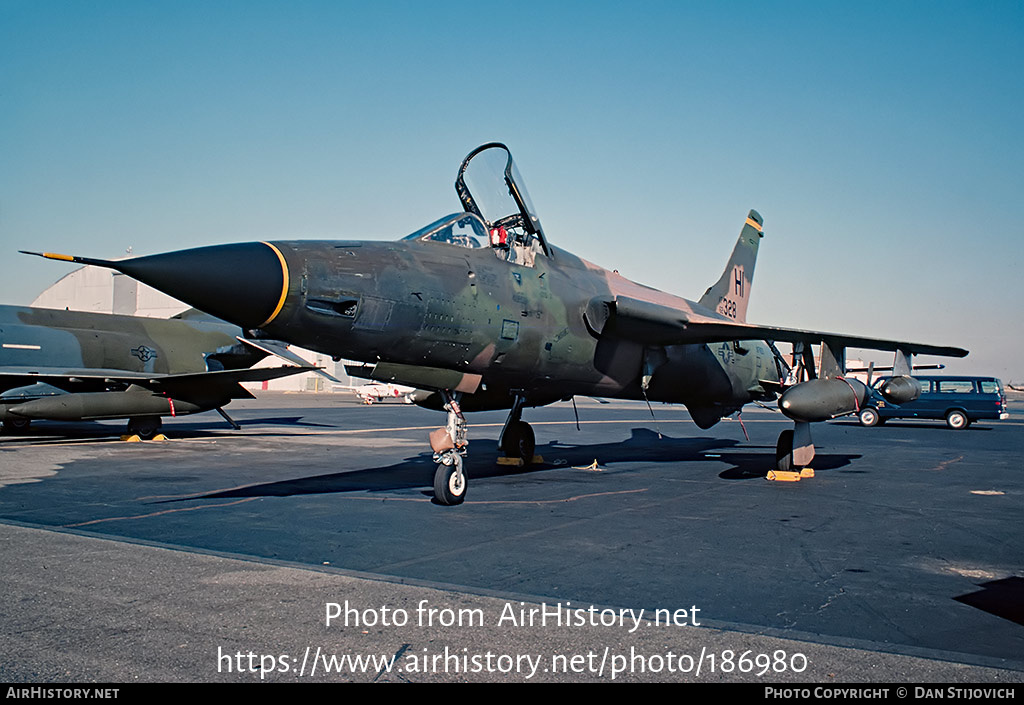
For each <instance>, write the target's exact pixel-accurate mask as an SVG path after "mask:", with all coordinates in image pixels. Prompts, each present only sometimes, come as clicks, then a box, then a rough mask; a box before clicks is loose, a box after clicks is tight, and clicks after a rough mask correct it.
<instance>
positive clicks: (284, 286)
mask: <svg viewBox="0 0 1024 705" xmlns="http://www.w3.org/2000/svg"><path fill="white" fill-rule="evenodd" d="M262 244H264V245H266V246H267V247H269V248H270V249H272V250H273V251H274V254H275V255H277V259H278V260H280V261H281V297H280V298H279V299H278V300H277V306H276V307H275V308H274V312H273V313H271V314H270V317H269V318H268V319H267V320H265V321H263V323H261V324H259V325H258V326H256V327H257V328H262V327H264V326H267V325H270V323H271V322H272V321H273V320H274V319H275V318H277V314H279V313H281V309H282V308H284V302H285V299H287V298H288V263H287V262H285V261H284V255H282V254H281V250H279V249H277V248H276V247H274V246H273V245H271V244H270V243H269V242H264V243H262Z"/></svg>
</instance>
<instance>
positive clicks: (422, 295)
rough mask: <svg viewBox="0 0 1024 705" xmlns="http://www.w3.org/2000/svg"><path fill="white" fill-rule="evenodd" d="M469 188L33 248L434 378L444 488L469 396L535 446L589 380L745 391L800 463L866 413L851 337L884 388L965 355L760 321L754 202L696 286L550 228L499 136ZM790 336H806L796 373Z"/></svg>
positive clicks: (388, 372)
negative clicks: (536, 425) (444, 208)
mask: <svg viewBox="0 0 1024 705" xmlns="http://www.w3.org/2000/svg"><path fill="white" fill-rule="evenodd" d="M455 189H456V192H457V193H458V196H459V199H460V201H461V202H462V207H463V212H461V213H455V214H453V215H448V216H445V217H444V218H441V219H439V220H436V221H434V222H433V223H431V224H429V225H427V226H426V227H423V228H421V229H420V230H417V231H416V232H414V233H412V234H410V235H408V236H406V237H404V238H402V239H401V240H398V241H397V242H376V241H359V240H338V241H289V242H249V243H239V244H230V245H215V246H210V247H200V248H195V249H191V250H182V251H177V252H170V253H165V254H158V255H151V256H146V257H136V258H133V259H127V260H119V261H107V260H98V259H91V258H85V257H68V256H66V255H53V254H48V253H29V254H41V256H44V257H49V258H56V259H66V260H70V261H74V262H80V263H83V264H91V265H97V266H101V267H109V268H111V269H115V270H117V271H119V272H123V273H124V274H127V275H129V276H131V277H134V278H136V279H138V280H139V281H142V282H145V283H146V284H149V285H150V286H153V287H155V288H156V289H159V290H161V291H164V292H166V293H168V294H170V295H171V296H174V297H176V298H178V299H180V300H182V301H186V302H188V303H189V304H191V305H193V306H195V307H197V308H199V309H202V310H204V311H207V312H209V313H211V314H212V315H215V316H217V317H218V318H222V319H224V320H227V321H231V322H232V323H236V324H238V325H240V326H243V327H244V328H246V329H248V330H249V335H250V336H252V337H256V338H258V337H260V336H266V337H269V338H275V339H279V340H285V341H288V342H289V343H294V344H296V345H299V346H301V347H304V348H308V349H312V350H316V351H319V352H322V353H325V354H328V355H331V356H333V357H335V358H347V359H354V360H360V361H363V362H365V363H366V364H365V365H363V366H361V367H360V368H358V369H354V370H350V371H352V372H356V373H358V374H360V375H362V376H364V377H366V378H369V379H373V380H377V381H381V382H388V383H392V384H402V385H408V386H411V387H416V388H417V389H419V390H428V391H429V390H432V391H433V393H429V394H428V393H423V392H420V393H418V396H417V403H420V404H421V405H423V406H427V407H432V408H438V409H441V408H443V409H445V410H447V412H448V424H447V426H446V427H445V428H444V429H438V430H437V431H435V432H434V433H432V434H431V447H432V448H433V450H434V458H435V461H436V462H437V470H436V472H435V476H434V492H435V496H436V498H437V501H439V502H441V503H443V504H458V503H461V502H462V501H463V499H464V498H465V495H466V485H467V477H466V473H465V472H464V471H463V457H464V456H465V454H466V449H467V441H466V429H467V424H466V420H465V417H464V416H463V412H469V411H474V410H484V409H509V410H510V412H509V415H508V419H507V420H506V422H505V425H504V428H503V429H502V432H501V436H500V440H499V446H500V448H501V450H502V451H503V452H504V453H505V454H506V455H508V456H512V457H518V458H520V459H521V460H522V461H523V462H525V463H529V462H530V461H531V460H532V459H533V453H534V446H535V441H534V434H533V431H532V429H531V427H530V426H529V424H527V423H526V422H525V421H523V420H522V413H523V409H524V408H525V407H534V406H541V405H544V404H549V403H552V402H555V401H558V400H562V399H569V398H571V397H573V396H574V395H587V396H596V397H615V398H622V399H637V400H639V399H646V400H648V401H662V402H673V403H680V404H684V405H685V406H686V408H687V409H688V410H689V412H690V415H691V417H692V418H693V420H694V422H696V424H697V425H698V426H699V427H700V428H702V429H706V428H710V427H711V426H713V425H715V424H716V423H717V422H718V421H719V420H720V419H721V418H723V417H725V416H728V415H730V414H732V413H735V412H736V411H738V410H739V409H740V408H741V407H742V406H743V405H744V404H746V403H748V402H753V401H769V400H774V399H776V398H778V399H779V406H780V408H781V410H782V411H783V413H785V414H786V415H787V416H789V417H790V418H791V419H793V420H794V422H795V426H794V428H793V429H791V430H786V431H784V432H783V433H782V434H781V435H780V437H779V441H778V448H777V454H776V455H777V458H776V462H777V466H778V468H779V470H780V471H784V472H793V471H794V470H797V469H799V468H802V467H805V466H807V465H808V463H810V461H811V459H812V458H813V455H814V446H813V443H812V442H811V433H810V424H811V423H813V422H815V421H823V420H826V419H830V418H834V417H836V416H840V415H843V414H848V413H852V412H854V411H855V410H856V409H857V408H858V407H859V405H860V403H862V402H863V400H864V399H865V398H866V395H867V389H866V388H865V387H864V385H863V384H861V383H860V382H858V381H856V380H854V379H846V378H844V376H843V363H844V358H845V350H846V348H847V347H857V348H872V349H879V350H890V351H894V352H895V354H896V360H895V363H894V366H895V368H896V371H895V372H894V383H893V384H892V385H891V386H890V388H889V389H887V390H886V393H887V394H888V395H889V396H890V398H891V399H893V400H894V401H896V402H898V401H907V400H910V399H911V398H914V397H915V396H916V394H918V393H919V392H920V390H919V387H918V385H917V383H916V382H915V381H914V379H913V378H912V377H911V376H910V370H911V368H910V361H911V358H912V355H914V354H929V355H949V356H956V357H962V356H964V355H966V354H967V351H966V350H962V349H959V348H953V347H938V346H933V345H920V344H916V343H905V342H898V341H889V340H875V339H871V338H863V337H857V336H849V335H838V334H832V333H822V332H815V331H804V330H794V329H788V328H776V327H770V326H759V325H752V324H749V323H747V322H746V312H747V304H748V302H749V300H750V285H751V280H752V277H753V274H754V263H755V258H756V255H757V250H758V245H759V243H760V240H761V238H762V237H763V230H762V220H761V216H760V215H758V214H757V212H755V211H751V212H750V214H749V216H748V217H747V219H746V222H745V223H744V225H743V228H742V231H741V232H740V236H739V240H738V241H737V243H736V247H735V249H734V250H733V253H732V256H731V257H730V259H729V261H728V263H727V264H726V267H725V271H724V272H723V274H722V276H721V278H720V279H719V280H718V281H717V282H716V283H715V284H714V285H713V286H712V287H711V288H709V289H708V290H707V291H706V292H705V293H704V295H703V296H702V297H701V298H700V300H699V301H697V302H693V301H688V300H686V299H683V298H680V297H678V296H674V295H672V294H667V293H664V292H661V291H658V290H656V289H652V288H650V287H646V286H642V285H640V284H637V283H634V282H632V281H629V280H627V279H625V278H623V277H621V276H619V275H618V273H616V272H610V271H608V270H606V269H603V268H601V267H598V266H597V265H594V264H591V263H590V262H587V261H586V260H583V259H581V258H579V257H577V256H576V255H574V254H572V253H570V252H566V251H565V250H561V249H559V248H557V247H554V246H553V245H551V244H550V243H549V242H548V239H547V236H546V234H545V232H544V230H543V228H542V227H541V222H540V219H539V218H538V217H537V212H536V210H535V209H534V207H533V204H532V203H531V201H530V198H529V196H528V195H527V192H526V189H525V187H524V185H523V181H522V179H521V177H520V176H519V173H518V171H517V169H516V167H515V164H514V163H513V161H512V155H511V153H510V152H509V150H508V148H507V147H505V146H504V145H502V144H499V143H490V144H486V145H483V146H481V147H479V148H477V149H475V150H474V151H473V152H471V153H470V154H469V156H467V157H466V159H465V160H464V161H463V163H462V166H461V168H460V169H459V172H458V176H457V178H456V182H455ZM777 341H786V342H791V343H793V344H794V346H795V348H796V351H797V353H798V357H799V359H798V364H797V368H798V369H797V370H796V372H797V373H798V374H797V375H791V374H790V372H791V371H790V369H789V366H788V365H787V364H786V362H785V360H784V359H783V357H782V355H781V354H780V353H779V351H778V349H777V348H776V346H775V344H774V343H775V342H777ZM814 345H817V346H820V350H821V352H820V354H819V358H820V365H818V366H816V365H815V364H814V359H815V358H814V353H813V347H812V346H814ZM787 382H789V383H788V384H787Z"/></svg>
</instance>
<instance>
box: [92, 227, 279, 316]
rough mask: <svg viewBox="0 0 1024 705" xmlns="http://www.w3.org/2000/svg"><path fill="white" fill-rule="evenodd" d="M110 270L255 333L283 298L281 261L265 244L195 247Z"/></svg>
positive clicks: (273, 248)
mask: <svg viewBox="0 0 1024 705" xmlns="http://www.w3.org/2000/svg"><path fill="white" fill-rule="evenodd" d="M110 266H113V267H114V268H116V269H117V270H118V271H121V272H123V273H125V274H127V275H128V276H130V277H132V278H133V279H138V280H139V281H140V282H143V283H144V284H148V285H149V286H151V287H153V288H154V289H159V290H160V291H162V292H164V293H165V294H169V295H170V296H173V297H174V298H176V299H179V300H181V301H184V302H185V303H187V304H189V305H191V306H195V307H196V308H197V309H199V310H201V311H205V312H207V313H209V314H211V315H213V316H217V317H218V318H222V319H224V320H225V321H229V322H231V323H235V324H237V325H239V326H242V327H243V328H260V327H263V326H265V325H267V324H268V323H270V322H271V321H273V320H274V318H276V317H277V315H278V314H279V313H280V312H281V309H282V307H283V306H284V302H285V298H286V297H287V295H288V265H287V263H286V262H285V259H284V255H283V254H281V250H280V249H278V248H277V247H276V246H274V245H271V244H269V243H266V242H243V243H237V244H234V245H214V246H212V247H197V248H195V249H191V250H178V251H177V252H167V253H165V254H161V255H150V256H148V257H136V258H134V259H129V260H120V261H118V262H113V263H111V264H110Z"/></svg>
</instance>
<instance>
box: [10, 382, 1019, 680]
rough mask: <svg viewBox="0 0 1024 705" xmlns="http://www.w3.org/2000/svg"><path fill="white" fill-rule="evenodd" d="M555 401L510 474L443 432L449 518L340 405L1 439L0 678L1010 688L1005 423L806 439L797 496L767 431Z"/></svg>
mask: <svg viewBox="0 0 1024 705" xmlns="http://www.w3.org/2000/svg"><path fill="white" fill-rule="evenodd" d="M577 403H578V405H579V415H580V429H579V430H577V429H576V423H575V419H574V414H573V409H572V406H571V405H569V404H558V405H554V406H552V407H548V408H545V409H536V410H527V412H526V413H525V415H524V417H525V419H526V420H528V421H530V422H531V423H532V424H533V425H534V429H535V431H536V435H537V444H538V452H539V453H540V454H541V455H543V457H544V461H545V462H544V463H543V464H541V465H539V466H537V467H535V468H531V469H529V470H527V471H519V470H515V469H511V468H508V467H505V466H498V465H496V464H495V463H494V459H495V457H496V456H497V448H496V439H497V435H498V433H499V431H500V428H501V423H502V422H503V420H504V415H503V414H501V413H493V414H491V413H485V414H476V415H470V417H469V420H470V423H471V427H470V458H469V461H468V464H467V467H468V469H469V475H470V484H469V489H468V494H467V499H466V502H465V504H463V505H461V506H458V507H443V506H439V505H437V504H435V503H433V502H432V494H433V493H432V490H431V481H432V468H433V464H432V462H431V459H430V453H429V449H428V448H427V445H426V434H427V432H428V431H429V430H431V429H432V428H434V427H436V426H438V425H440V424H441V423H443V420H444V417H443V415H442V414H438V413H436V412H429V411H425V410H421V409H417V408H413V407H406V406H402V405H390V404H385V405H373V406H370V407H366V406H362V405H358V404H354V403H352V402H350V401H349V400H348V398H346V397H342V396H340V395H302V394H292V395H282V394H264V395H261V398H260V399H259V400H257V401H254V402H245V403H236V404H233V405H232V406H231V407H229V409H228V410H229V412H230V413H232V415H233V416H234V417H235V418H236V419H237V420H238V421H239V422H240V423H241V425H242V430H241V431H233V430H230V429H228V428H227V427H226V425H225V424H224V423H223V421H221V420H220V419H219V418H218V417H216V416H215V415H211V414H206V415H202V416H196V417H187V418H182V419H176V420H173V421H171V422H168V423H166V424H165V429H164V430H165V433H166V434H167V435H168V436H169V437H170V439H171V440H169V441H166V442H147V443H123V442H120V441H119V440H117V438H116V434H117V433H118V432H119V431H120V428H121V427H120V424H115V423H113V422H111V423H105V424H45V423H39V424H37V425H36V427H35V428H34V429H33V431H32V432H31V433H30V434H28V435H25V436H7V437H4V438H3V439H2V440H0V484H2V485H3V486H2V487H0V546H2V554H3V556H4V561H3V564H4V570H3V572H2V575H0V589H2V590H3V593H4V595H5V599H4V600H3V601H2V603H0V605H2V607H0V624H2V625H3V631H4V637H5V638H4V639H3V640H0V680H4V681H62V682H82V681H102V682H132V681H203V682H205V681H240V682H251V681H254V680H255V681H258V680H273V681H279V682H280V681H300V680H310V679H312V680H325V681H414V682H419V681H462V680H470V681H495V682H497V681H590V680H601V681H608V680H612V678H614V679H615V680H617V681H618V680H622V681H689V682H692V681H712V682H719V681H736V680H742V681H748V682H765V683H776V682H778V683H794V682H814V683H822V684H829V683H850V682H903V683H924V682H955V683H980V682H983V683H997V682H1024V614H1022V612H1021V607H1020V605H1021V604H1024V599H1022V598H1024V588H1022V584H1024V575H1022V568H1021V566H1024V549H1022V548H1021V542H1020V526H1022V525H1024V524H1022V519H1024V504H1022V502H1021V498H1022V496H1024V474H1022V470H1024V466H1022V464H1021V461H1020V458H1021V452H1022V451H1024V434H1022V433H1021V430H1022V426H1024V414H1022V413H1021V409H1022V405H1021V404H1020V403H1017V402H1014V403H1013V404H1012V406H1011V411H1012V418H1011V419H1010V420H1009V421H1003V422H993V423H988V424H976V425H974V426H972V427H970V428H969V429H967V430H966V431H949V430H947V429H946V428H945V427H944V426H943V425H942V424H939V423H927V422H906V423H893V422H890V423H889V424H886V425H885V426H883V427H879V428H871V429H867V428H861V427H859V426H858V425H856V423H854V422H851V421H838V422H833V423H830V424H824V425H818V426H816V427H815V429H814V433H815V441H816V445H817V448H818V456H817V458H816V460H815V463H814V467H815V471H816V475H815V477H814V478H810V479H806V480H803V481H801V482H798V483H773V482H768V481H766V480H765V479H764V475H765V473H766V472H767V470H768V469H769V468H770V467H771V464H772V462H773V460H774V443H775V438H776V436H777V435H778V433H779V431H780V430H782V429H784V428H786V425H787V422H785V421H784V419H782V417H781V416H780V415H779V414H777V413H773V412H769V411H765V410H760V409H757V408H753V409H749V410H748V411H747V412H745V413H744V414H743V427H745V429H746V431H747V433H748V434H749V440H747V439H745V438H744V433H743V428H741V424H740V423H738V422H736V421H725V422H723V423H721V424H719V425H718V426H716V427H714V428H712V429H710V430H709V431H701V430H700V429H698V428H697V427H696V426H694V425H693V424H692V422H690V421H689V419H688V417H687V415H686V414H685V412H684V411H682V410H681V409H679V408H675V407H668V406H663V405H657V406H655V407H654V415H655V418H653V419H652V417H651V414H650V412H649V411H648V409H647V408H646V407H645V406H644V405H642V404H640V405H638V404H631V403H622V402H613V403H610V404H598V403H597V402H594V401H591V400H577ZM659 433H660V435H661V437H659ZM335 605H337V606H336V607H335ZM346 605H347V607H348V610H346V609H345V607H346ZM332 611H333V612H337V616H335V617H333V618H332V619H330V620H329V621H330V623H328V614H330V613H331V612H332ZM346 619H347V621H348V625H347V626H346V624H345V621H346ZM665 622H667V624H666V623H665ZM355 656H359V657H360V659H361V660H356V659H355V658H354V657H355ZM371 657H373V658H375V659H376V660H373V659H372V658H371ZM313 664H316V668H315V669H314V667H313Z"/></svg>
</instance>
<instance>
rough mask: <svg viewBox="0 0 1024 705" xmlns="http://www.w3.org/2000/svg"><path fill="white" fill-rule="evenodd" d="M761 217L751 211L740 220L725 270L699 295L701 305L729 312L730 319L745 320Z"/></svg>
mask: <svg viewBox="0 0 1024 705" xmlns="http://www.w3.org/2000/svg"><path fill="white" fill-rule="evenodd" d="M763 223H764V221H763V220H762V219H761V215H760V214H759V213H758V212H757V211H754V210H752V211H750V213H749V214H748V215H747V221H746V222H745V223H744V224H743V230H741V231H740V237H739V239H738V240H737V241H736V247H734V248H733V251H732V257H730V258H729V261H728V262H727V263H726V265H725V271H724V272H722V276H721V278H720V279H719V280H718V281H717V282H715V284H714V285H713V286H712V287H711V288H709V289H708V290H707V291H705V292H704V296H702V297H700V302H699V303H700V305H701V306H704V307H705V308H710V309H711V310H713V311H715V312H717V313H720V314H722V315H723V316H728V317H729V318H732V319H733V320H736V321H740V322H744V321H746V320H747V303H748V302H749V301H750V285H751V283H752V282H753V280H754V264H755V263H756V262H757V247H758V245H759V244H760V242H761V238H762V237H764V232H763V230H762V228H761V226H762V224H763Z"/></svg>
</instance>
